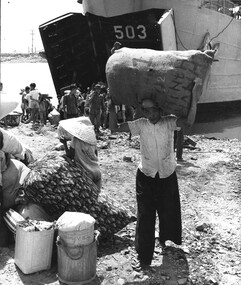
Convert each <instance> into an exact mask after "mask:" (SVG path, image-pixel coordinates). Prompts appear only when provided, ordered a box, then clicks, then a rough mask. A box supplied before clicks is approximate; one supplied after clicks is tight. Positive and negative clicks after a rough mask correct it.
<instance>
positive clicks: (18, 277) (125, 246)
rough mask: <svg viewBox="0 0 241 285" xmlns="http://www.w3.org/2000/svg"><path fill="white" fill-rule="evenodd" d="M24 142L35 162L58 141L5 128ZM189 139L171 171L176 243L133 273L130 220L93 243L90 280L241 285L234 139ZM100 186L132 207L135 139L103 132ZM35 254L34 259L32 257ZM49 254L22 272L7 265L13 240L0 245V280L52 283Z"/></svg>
mask: <svg viewBox="0 0 241 285" xmlns="http://www.w3.org/2000/svg"><path fill="white" fill-rule="evenodd" d="M9 131H11V132H12V133H14V134H15V135H16V136H17V137H18V138H19V140H20V141H22V142H23V143H24V144H25V145H27V146H28V147H30V148H31V149H32V151H33V154H34V156H35V158H36V159H38V158H40V157H42V156H43V155H44V154H45V153H46V152H48V151H50V150H52V149H55V147H56V145H58V144H59V141H58V138H57V134H56V128H54V127H53V126H50V125H48V126H45V127H43V128H41V129H37V130H33V129H31V126H30V125H25V124H20V125H19V126H17V127H13V128H11V127H9ZM190 138H191V139H192V140H194V141H195V142H196V143H197V144H196V147H195V148H191V147H190V145H188V146H187V148H185V149H184V155H183V158H184V161H183V162H181V163H178V166H177V174H178V179H179V188H180V195H181V206H182V223H183V244H182V246H179V247H177V246H175V245H174V244H172V243H171V242H170V243H169V246H168V247H167V249H166V250H165V251H164V252H162V251H161V249H160V247H159V245H158V242H157V243H156V248H155V255H154V259H153V262H152V265H151V267H150V268H149V269H147V270H144V271H143V270H140V271H139V270H134V268H133V267H132V263H133V261H135V259H136V253H135V250H134V233H135V223H132V224H129V225H127V227H126V228H124V229H123V230H122V231H120V232H119V233H118V234H117V235H116V236H115V238H114V240H113V241H109V242H108V243H106V244H102V245H98V247H97V249H98V258H97V263H96V278H95V279H94V280H93V281H91V282H90V283H88V284H90V285H99V284H102V285H107V284H115V285H123V284H133V285H134V284H142V285H147V284H149V285H157V284H161V285H162V284H163V285H164V284H165V285H178V284H179V285H180V284H195V285H205V284H219V285H241V213H240V208H241V207H240V206H241V184H240V182H241V176H240V169H241V162H240V161H241V142H239V141H238V140H228V139H227V140H217V139H215V138H205V137H200V136H190ZM98 150H99V161H100V165H101V170H102V173H103V187H102V191H103V192H105V193H108V195H110V196H111V197H114V198H116V199H117V200H118V201H121V202H122V203H123V204H124V205H125V206H126V207H128V208H129V209H131V210H132V211H133V213H135V212H136V204H135V173H136V169H137V165H138V161H139V141H138V139H137V138H132V140H131V141H129V140H128V135H127V134H125V133H123V134H119V135H111V134H110V132H109V131H108V130H105V131H104V133H103V135H102V136H101V137H100V139H99V140H98ZM36 258H37V257H36ZM57 271H58V269H57V255H56V254H55V255H53V261H52V266H51V269H50V270H46V271H42V272H37V273H34V274H29V275H25V274H23V273H22V272H21V271H20V270H19V269H18V268H17V267H16V265H15V263H14V244H11V245H10V246H9V247H6V248H0V284H3V285H22V284H25V285H30V284H31V285H37V284H38V285H40V284H49V285H55V284H59V281H58V277H57V275H56V274H57Z"/></svg>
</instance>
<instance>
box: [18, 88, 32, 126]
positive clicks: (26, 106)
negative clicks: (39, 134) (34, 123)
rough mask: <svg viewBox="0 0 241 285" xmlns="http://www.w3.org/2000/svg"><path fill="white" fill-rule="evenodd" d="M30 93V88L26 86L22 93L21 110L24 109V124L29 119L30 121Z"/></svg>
mask: <svg viewBox="0 0 241 285" xmlns="http://www.w3.org/2000/svg"><path fill="white" fill-rule="evenodd" d="M29 92H30V87H29V86H26V87H25V88H24V90H22V92H21V93H20V95H22V102H21V109H22V122H25V121H26V120H27V119H29V112H28V110H29V102H28V99H27V95H28V94H29Z"/></svg>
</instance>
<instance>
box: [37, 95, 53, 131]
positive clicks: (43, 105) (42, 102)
mask: <svg viewBox="0 0 241 285" xmlns="http://www.w3.org/2000/svg"><path fill="white" fill-rule="evenodd" d="M51 108H52V106H51V103H50V101H49V99H48V98H47V97H46V96H45V95H40V99H39V116H40V124H41V125H42V126H43V125H46V123H47V118H48V113H49V110H50V109H51Z"/></svg>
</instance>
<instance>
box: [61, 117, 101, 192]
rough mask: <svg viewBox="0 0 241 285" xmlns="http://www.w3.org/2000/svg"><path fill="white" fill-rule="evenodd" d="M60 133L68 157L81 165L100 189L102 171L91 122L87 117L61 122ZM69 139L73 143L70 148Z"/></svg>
mask: <svg viewBox="0 0 241 285" xmlns="http://www.w3.org/2000/svg"><path fill="white" fill-rule="evenodd" d="M58 132H59V137H60V141H61V142H62V143H63V144H64V147H65V151H66V155H67V156H68V157H69V158H71V159H73V160H74V161H75V163H76V164H77V165H78V164H81V165H82V166H83V167H84V168H85V169H86V170H87V172H88V175H89V177H90V178H91V179H92V181H93V182H94V183H95V184H96V185H97V187H98V188H99V189H100V188H101V171H100V167H99V163H98V153H97V146H96V145H97V141H96V136H95V132H94V127H93V125H92V124H91V122H90V120H89V119H88V118H87V117H79V118H73V119H68V120H64V121H61V122H60V124H59V127H58ZM66 132H67V134H66ZM69 139H71V143H70V146H69V147H68V144H67V140H69Z"/></svg>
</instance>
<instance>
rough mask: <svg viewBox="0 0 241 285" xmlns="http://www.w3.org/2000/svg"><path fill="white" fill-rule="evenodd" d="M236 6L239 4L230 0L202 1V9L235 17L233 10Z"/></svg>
mask: <svg viewBox="0 0 241 285" xmlns="http://www.w3.org/2000/svg"><path fill="white" fill-rule="evenodd" d="M236 6H237V4H235V3H233V2H231V1H228V0H202V2H201V7H205V8H208V9H211V10H215V11H218V12H220V13H223V14H226V15H229V16H233V12H232V9H233V8H235V7H236Z"/></svg>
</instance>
